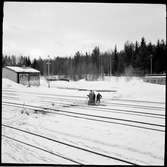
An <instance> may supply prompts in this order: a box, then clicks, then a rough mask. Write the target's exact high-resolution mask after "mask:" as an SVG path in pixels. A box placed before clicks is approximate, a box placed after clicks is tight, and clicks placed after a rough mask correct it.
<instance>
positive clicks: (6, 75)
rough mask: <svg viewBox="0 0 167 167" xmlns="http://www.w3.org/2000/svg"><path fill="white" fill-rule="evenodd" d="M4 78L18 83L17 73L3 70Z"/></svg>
mask: <svg viewBox="0 0 167 167" xmlns="http://www.w3.org/2000/svg"><path fill="white" fill-rule="evenodd" d="M2 77H3V78H8V79H10V80H12V81H14V82H16V83H18V79H17V73H16V72H15V71H12V70H10V69H8V68H3V69H2Z"/></svg>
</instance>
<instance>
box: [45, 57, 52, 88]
mask: <svg viewBox="0 0 167 167" xmlns="http://www.w3.org/2000/svg"><path fill="white" fill-rule="evenodd" d="M46 64H47V65H48V88H50V81H49V75H50V64H51V63H50V56H49V55H48V62H47V63H46Z"/></svg>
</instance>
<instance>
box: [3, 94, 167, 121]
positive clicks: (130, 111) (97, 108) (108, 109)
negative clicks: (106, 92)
mask: <svg viewBox="0 0 167 167" xmlns="http://www.w3.org/2000/svg"><path fill="white" fill-rule="evenodd" d="M3 98H4V99H9V100H11V99H15V100H16V98H15V96H14V97H13V96H5V95H3ZM17 100H19V99H17ZM40 102H42V103H46V104H49V105H50V104H51V105H55V104H56V103H58V104H61V105H62V106H63V107H75V108H76V107H77V108H85V109H89V110H94V109H96V111H99V110H100V111H104V112H108V113H111V112H115V113H124V114H125V113H126V114H129V115H137V116H145V117H150V118H159V119H165V115H164V114H157V113H150V112H140V111H136V110H127V109H117V108H113V107H112V108H108V107H106V106H105V107H102V106H91V105H89V106H88V105H87V104H84V103H81V102H80V103H79V102H78V103H77V102H76V101H75V103H74V101H72V103H67V102H66V101H64V102H62V100H60V99H54V100H40Z"/></svg>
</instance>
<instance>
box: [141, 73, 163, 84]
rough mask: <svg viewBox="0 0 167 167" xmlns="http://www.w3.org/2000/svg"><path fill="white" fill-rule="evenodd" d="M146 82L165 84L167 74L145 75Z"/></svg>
mask: <svg viewBox="0 0 167 167" xmlns="http://www.w3.org/2000/svg"><path fill="white" fill-rule="evenodd" d="M144 81H145V82H150V83H154V84H160V85H165V84H166V75H165V74H150V75H146V76H145V77H144Z"/></svg>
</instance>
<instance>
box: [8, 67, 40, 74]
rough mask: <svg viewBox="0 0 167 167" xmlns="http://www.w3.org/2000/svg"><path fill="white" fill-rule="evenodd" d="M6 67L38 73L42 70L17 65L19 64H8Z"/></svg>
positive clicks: (17, 70)
mask: <svg viewBox="0 0 167 167" xmlns="http://www.w3.org/2000/svg"><path fill="white" fill-rule="evenodd" d="M6 67H7V68H9V69H11V70H14V71H16V72H38V73H39V72H40V71H38V70H36V69H33V68H30V67H17V66H6Z"/></svg>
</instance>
